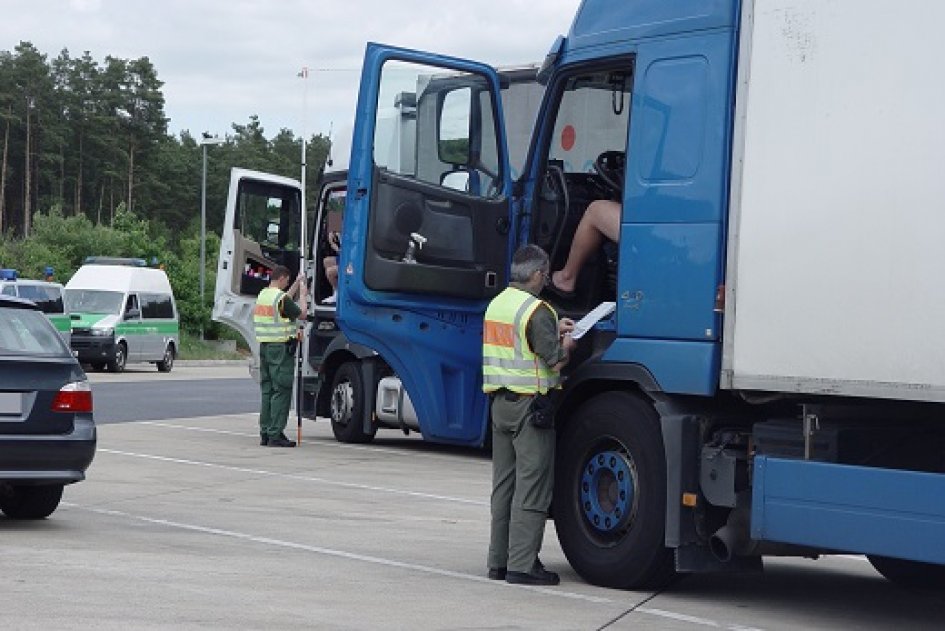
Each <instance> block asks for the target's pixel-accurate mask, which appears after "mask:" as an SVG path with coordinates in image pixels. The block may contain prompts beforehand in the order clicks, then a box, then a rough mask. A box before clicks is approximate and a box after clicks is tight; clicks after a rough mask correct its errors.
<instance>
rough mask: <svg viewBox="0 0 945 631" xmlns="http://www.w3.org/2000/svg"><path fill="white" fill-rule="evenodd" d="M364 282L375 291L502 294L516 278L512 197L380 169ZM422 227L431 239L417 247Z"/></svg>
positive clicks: (471, 295)
mask: <svg viewBox="0 0 945 631" xmlns="http://www.w3.org/2000/svg"><path fill="white" fill-rule="evenodd" d="M373 188H374V191H375V195H374V199H373V202H372V207H371V221H370V222H369V224H368V225H369V228H368V243H369V244H370V247H369V248H367V252H366V254H365V257H366V258H365V262H364V282H365V284H366V285H367V286H368V287H369V288H371V289H373V290H375V291H395V292H405V293H421V294H425V295H432V296H436V295H439V296H447V297H454V298H468V299H474V300H481V299H489V298H492V297H494V296H495V295H497V294H498V293H499V291H501V290H502V289H503V288H504V287H505V286H506V284H507V283H508V279H507V275H508V274H507V271H506V260H505V257H506V250H507V248H506V247H505V246H504V244H505V242H506V241H507V239H508V237H507V234H508V200H506V199H505V198H493V199H489V198H479V197H474V196H471V195H468V194H466V193H464V192H460V191H453V190H450V189H447V188H443V187H440V186H437V185H435V184H430V183H426V182H422V181H418V180H416V179H414V178H412V177H409V176H401V175H398V174H395V173H392V172H390V171H388V170H386V169H381V168H375V170H374V187H373ZM415 234H416V235H421V236H422V237H423V242H422V243H421V244H416V245H414V246H413V247H411V242H412V241H414V240H415V239H414V238H413V237H412V235H415Z"/></svg>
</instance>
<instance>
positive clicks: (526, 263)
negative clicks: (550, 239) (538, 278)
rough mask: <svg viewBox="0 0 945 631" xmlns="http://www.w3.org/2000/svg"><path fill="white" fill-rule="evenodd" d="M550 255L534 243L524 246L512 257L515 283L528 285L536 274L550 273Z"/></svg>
mask: <svg viewBox="0 0 945 631" xmlns="http://www.w3.org/2000/svg"><path fill="white" fill-rule="evenodd" d="M548 266H549V261H548V254H547V253H546V252H545V251H544V250H542V249H541V248H540V247H538V246H537V245H535V244H534V243H529V244H528V245H523V246H522V247H520V248H519V249H518V250H517V251H516V252H515V254H514V255H512V270H511V272H510V274H509V275H510V277H511V280H512V282H513V283H527V282H528V280H529V279H530V278H531V277H532V274H534V273H535V272H541V271H548Z"/></svg>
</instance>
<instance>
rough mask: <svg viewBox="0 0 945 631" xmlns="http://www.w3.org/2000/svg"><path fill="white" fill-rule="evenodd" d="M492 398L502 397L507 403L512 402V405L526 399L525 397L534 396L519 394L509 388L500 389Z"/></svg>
mask: <svg viewBox="0 0 945 631" xmlns="http://www.w3.org/2000/svg"><path fill="white" fill-rule="evenodd" d="M492 396H493V397H502V398H503V399H505V400H506V401H509V402H511V403H515V402H516V401H520V400H521V399H523V398H525V397H530V396H532V395H530V394H521V393H518V392H512V391H511V390H509V389H508V388H499V389H498V390H496V391H495V392H493V393H492Z"/></svg>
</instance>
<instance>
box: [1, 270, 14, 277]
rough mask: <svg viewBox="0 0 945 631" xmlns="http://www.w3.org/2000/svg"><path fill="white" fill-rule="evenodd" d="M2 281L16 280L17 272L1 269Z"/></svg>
mask: <svg viewBox="0 0 945 631" xmlns="http://www.w3.org/2000/svg"><path fill="white" fill-rule="evenodd" d="M0 280H16V270H15V269H0Z"/></svg>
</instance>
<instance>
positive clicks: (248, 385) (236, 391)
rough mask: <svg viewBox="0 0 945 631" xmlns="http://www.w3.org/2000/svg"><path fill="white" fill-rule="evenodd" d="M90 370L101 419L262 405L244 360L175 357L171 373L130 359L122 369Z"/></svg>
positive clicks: (126, 419) (97, 415)
mask: <svg viewBox="0 0 945 631" xmlns="http://www.w3.org/2000/svg"><path fill="white" fill-rule="evenodd" d="M87 374H88V377H89V381H90V382H91V383H92V397H93V402H94V405H95V420H96V422H97V423H99V424H101V425H105V424H108V423H127V422H133V421H142V420H151V421H153V420H160V419H164V418H168V417H172V418H193V417H198V416H212V415H225V414H239V413H248V412H255V411H257V410H258V409H259V388H258V386H257V385H256V382H254V381H253V380H252V379H251V378H250V376H249V367H248V365H247V364H246V363H245V362H177V364H176V365H175V366H174V369H173V370H172V371H171V372H169V373H162V372H158V371H157V369H156V368H155V367H154V366H153V365H151V364H129V365H128V368H127V369H126V371H125V372H123V373H109V372H94V371H88V373H87Z"/></svg>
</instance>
